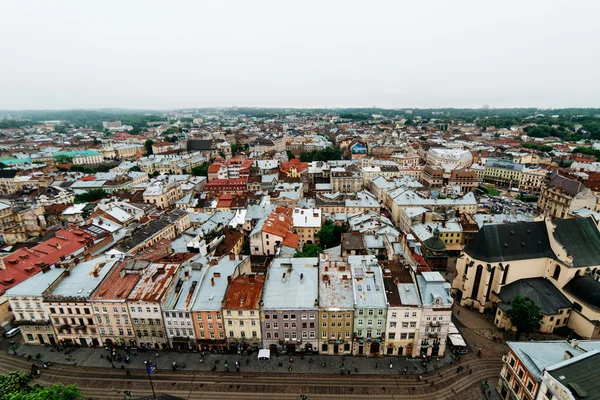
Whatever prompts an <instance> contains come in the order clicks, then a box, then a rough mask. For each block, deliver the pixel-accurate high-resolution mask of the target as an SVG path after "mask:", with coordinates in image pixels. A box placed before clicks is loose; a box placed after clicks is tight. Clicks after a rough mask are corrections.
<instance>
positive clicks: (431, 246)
mask: <svg viewBox="0 0 600 400" xmlns="http://www.w3.org/2000/svg"><path fill="white" fill-rule="evenodd" d="M423 246H425V247H426V248H427V249H428V250H431V251H445V250H446V245H445V244H444V241H443V240H442V239H440V237H439V231H438V235H435V231H434V235H433V236H432V237H430V238H429V239H427V240H426V241H424V242H423Z"/></svg>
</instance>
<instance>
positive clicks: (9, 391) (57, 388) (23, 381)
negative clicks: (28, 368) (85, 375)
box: [0, 371, 83, 400]
mask: <svg viewBox="0 0 600 400" xmlns="http://www.w3.org/2000/svg"><path fill="white" fill-rule="evenodd" d="M0 399H2V400H56V399H61V400H78V399H83V396H82V394H81V392H80V391H79V389H78V388H77V386H75V385H66V386H64V385H60V384H58V385H52V386H48V387H42V386H40V385H32V384H31V376H30V375H29V374H27V373H25V372H23V371H13V372H9V373H8V374H6V375H0Z"/></svg>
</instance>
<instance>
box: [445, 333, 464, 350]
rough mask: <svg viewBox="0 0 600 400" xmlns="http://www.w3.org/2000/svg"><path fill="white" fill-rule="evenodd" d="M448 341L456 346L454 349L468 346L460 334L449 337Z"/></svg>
mask: <svg viewBox="0 0 600 400" xmlns="http://www.w3.org/2000/svg"><path fill="white" fill-rule="evenodd" d="M448 339H449V340H450V343H452V346H454V347H466V346H467V343H465V340H464V339H463V338H462V336H461V335H460V334H457V333H453V334H451V335H448Z"/></svg>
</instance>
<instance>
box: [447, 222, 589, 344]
mask: <svg viewBox="0 0 600 400" xmlns="http://www.w3.org/2000/svg"><path fill="white" fill-rule="evenodd" d="M584 243H585V245H583V244H584ZM599 266H600V233H599V232H598V228H597V226H596V224H595V223H594V221H593V219H591V218H578V219H565V220H563V219H558V220H554V221H551V220H550V219H546V220H545V221H540V222H523V223H510V224H502V225H484V226H483V228H482V229H481V230H480V231H479V232H478V234H477V235H476V236H475V238H474V239H473V240H472V241H471V243H469V245H467V246H466V247H465V249H464V254H463V256H462V257H459V258H458V261H457V264H456V269H457V275H456V278H455V279H454V281H453V282H452V290H453V292H454V293H455V294H456V299H457V301H458V302H459V303H460V304H461V305H463V306H471V307H474V308H475V309H477V310H479V311H480V312H483V310H484V309H486V308H493V309H494V310H496V309H497V307H498V305H499V303H501V301H502V296H503V292H502V290H503V287H504V286H505V285H509V284H511V283H513V282H517V281H519V280H522V279H531V278H545V279H548V280H550V282H551V283H552V284H553V285H554V286H555V287H556V288H558V290H560V291H561V292H562V294H563V295H565V297H566V298H567V299H569V301H571V302H572V303H573V310H572V311H571V313H570V314H569V313H567V312H563V316H561V317H560V318H559V317H558V315H557V316H555V318H559V319H560V320H561V321H560V322H556V323H555V324H554V325H555V326H563V325H565V323H564V322H565V319H568V323H567V326H568V327H569V328H571V329H573V330H575V332H576V333H577V334H578V335H580V336H581V337H584V338H599V337H600V327H598V326H597V324H596V323H595V322H594V321H597V320H598V317H600V313H599V312H598V311H597V310H598V309H599V306H600V305H599V304H598V301H597V298H595V297H594V293H597V291H600V282H598V281H599V280H600V279H597V278H598V276H599V275H598V274H597V271H598V270H599V268H598V267H599ZM495 312H497V311H495ZM558 314H559V315H560V312H559V313H558ZM564 314H567V315H564ZM500 316H501V315H500ZM499 322H500V321H499Z"/></svg>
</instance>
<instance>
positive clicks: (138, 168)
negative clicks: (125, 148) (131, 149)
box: [129, 165, 142, 172]
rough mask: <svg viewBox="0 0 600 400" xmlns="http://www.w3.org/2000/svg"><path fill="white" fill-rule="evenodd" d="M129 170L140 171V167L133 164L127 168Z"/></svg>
mask: <svg viewBox="0 0 600 400" xmlns="http://www.w3.org/2000/svg"><path fill="white" fill-rule="evenodd" d="M129 171H131V172H142V169H141V168H140V167H138V166H137V165H134V166H133V167H131V168H129Z"/></svg>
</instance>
